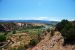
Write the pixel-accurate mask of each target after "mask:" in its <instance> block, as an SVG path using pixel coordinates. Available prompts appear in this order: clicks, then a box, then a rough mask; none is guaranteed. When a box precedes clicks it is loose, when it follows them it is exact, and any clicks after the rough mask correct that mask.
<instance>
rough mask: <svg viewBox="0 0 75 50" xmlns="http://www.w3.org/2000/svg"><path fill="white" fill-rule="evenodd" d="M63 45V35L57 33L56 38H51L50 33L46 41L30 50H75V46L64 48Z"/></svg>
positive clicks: (55, 33)
mask: <svg viewBox="0 0 75 50" xmlns="http://www.w3.org/2000/svg"><path fill="white" fill-rule="evenodd" d="M63 43H64V39H63V37H62V36H61V33H60V32H58V31H55V32H54V36H52V37H51V36H50V34H49V33H48V34H47V35H46V37H45V39H44V40H42V41H41V42H40V43H39V44H37V45H36V46H35V47H33V48H29V49H28V50H75V45H66V46H63Z"/></svg>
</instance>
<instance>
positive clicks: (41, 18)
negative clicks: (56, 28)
mask: <svg viewBox="0 0 75 50" xmlns="http://www.w3.org/2000/svg"><path fill="white" fill-rule="evenodd" d="M47 19H48V17H36V18H33V20H47Z"/></svg>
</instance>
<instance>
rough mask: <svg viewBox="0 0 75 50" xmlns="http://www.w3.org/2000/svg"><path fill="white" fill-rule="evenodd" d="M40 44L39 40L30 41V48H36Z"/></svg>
mask: <svg viewBox="0 0 75 50" xmlns="http://www.w3.org/2000/svg"><path fill="white" fill-rule="evenodd" d="M37 43H38V40H37V39H32V40H31V41H30V44H29V45H30V46H35V45H36V44H37Z"/></svg>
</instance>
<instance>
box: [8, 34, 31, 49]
mask: <svg viewBox="0 0 75 50" xmlns="http://www.w3.org/2000/svg"><path fill="white" fill-rule="evenodd" d="M8 39H9V41H10V44H9V45H8V47H7V50H9V49H10V48H16V49H18V47H19V46H23V47H24V46H25V45H27V44H29V42H30V40H31V38H30V37H29V35H28V34H26V33H18V34H13V35H11V36H9V37H8Z"/></svg>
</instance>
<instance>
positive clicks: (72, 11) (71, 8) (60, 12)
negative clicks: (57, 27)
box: [0, 0, 75, 21]
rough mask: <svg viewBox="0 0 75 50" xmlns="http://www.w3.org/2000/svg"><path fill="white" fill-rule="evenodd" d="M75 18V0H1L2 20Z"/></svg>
mask: <svg viewBox="0 0 75 50" xmlns="http://www.w3.org/2000/svg"><path fill="white" fill-rule="evenodd" d="M62 19H68V20H75V0H0V20H54V21H60V20H62Z"/></svg>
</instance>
